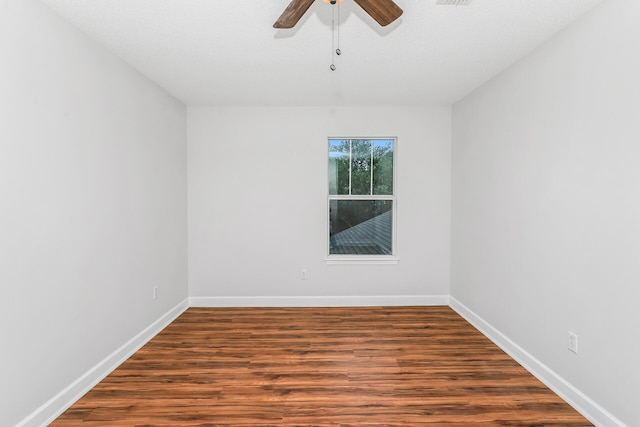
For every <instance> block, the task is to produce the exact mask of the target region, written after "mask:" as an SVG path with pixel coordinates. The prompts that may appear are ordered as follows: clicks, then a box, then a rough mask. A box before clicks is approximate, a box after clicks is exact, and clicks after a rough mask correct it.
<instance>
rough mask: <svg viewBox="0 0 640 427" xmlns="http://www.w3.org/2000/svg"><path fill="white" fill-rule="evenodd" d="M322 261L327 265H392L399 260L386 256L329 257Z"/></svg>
mask: <svg viewBox="0 0 640 427" xmlns="http://www.w3.org/2000/svg"><path fill="white" fill-rule="evenodd" d="M324 260H325V262H326V263H327V265H393V264H397V263H398V262H399V261H400V259H399V258H396V257H394V256H387V255H378V256H367V255H329V256H328V257H326V258H325V259H324Z"/></svg>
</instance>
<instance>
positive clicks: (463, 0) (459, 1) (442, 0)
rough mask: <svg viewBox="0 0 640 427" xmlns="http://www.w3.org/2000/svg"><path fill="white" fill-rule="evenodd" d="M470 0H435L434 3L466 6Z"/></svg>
mask: <svg viewBox="0 0 640 427" xmlns="http://www.w3.org/2000/svg"><path fill="white" fill-rule="evenodd" d="M471 1H472V0H436V4H444V5H447V6H468V5H470V4H471Z"/></svg>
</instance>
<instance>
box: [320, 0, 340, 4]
mask: <svg viewBox="0 0 640 427" xmlns="http://www.w3.org/2000/svg"><path fill="white" fill-rule="evenodd" d="M322 1H323V2H325V3H330V4H336V3H342V0H322Z"/></svg>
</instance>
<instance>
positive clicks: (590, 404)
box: [449, 296, 626, 427]
mask: <svg viewBox="0 0 640 427" xmlns="http://www.w3.org/2000/svg"><path fill="white" fill-rule="evenodd" d="M449 306H450V307H451V308H452V309H453V310H455V311H456V312H457V313H458V314H459V315H460V316H462V317H463V318H464V319H465V320H467V321H468V322H469V323H471V324H472V325H473V326H474V327H475V328H476V329H478V330H479V331H480V332H482V334H484V335H485V336H486V337H487V338H489V339H490V340H491V341H493V342H494V343H495V344H496V345H497V346H498V347H500V348H501V349H502V350H504V352H505V353H507V354H508V355H509V356H511V357H512V358H513V359H514V360H516V361H517V362H518V363H520V364H521V365H522V366H523V367H524V368H525V369H526V370H528V371H529V372H531V374H533V375H534V376H535V377H536V378H538V379H539V380H540V381H542V382H543V383H544V384H545V385H546V386H547V387H549V388H550V389H551V390H553V391H554V392H555V393H556V394H557V395H558V396H560V397H561V398H562V399H564V400H565V401H566V402H567V403H568V404H569V405H571V406H572V407H573V408H575V409H576V410H577V411H578V412H580V413H581V414H582V415H583V416H584V417H585V418H587V419H588V420H589V421H590V422H592V423H593V424H595V425H596V426H602V427H605V426H606V427H609V426H611V427H614V426H616V427H626V426H625V424H624V423H623V422H622V421H620V420H619V419H617V418H616V417H615V416H613V415H612V414H611V413H609V412H608V411H607V410H606V409H604V408H603V407H601V406H600V405H598V404H597V403H596V402H594V401H593V400H592V399H590V398H589V397H588V396H586V395H585V394H584V393H582V392H581V391H580V390H578V389H577V388H576V387H574V386H573V385H572V384H570V383H569V382H568V381H566V380H565V379H564V378H562V377H561V376H560V375H558V374H557V373H555V372H554V371H552V370H551V369H550V368H549V367H548V366H546V365H545V364H544V363H542V362H541V361H539V360H538V359H536V358H535V357H533V356H532V355H531V354H529V353H528V352H527V351H525V350H524V349H523V348H522V347H520V346H519V345H518V344H516V343H515V342H513V341H512V340H510V339H509V338H508V337H507V336H505V335H504V334H503V333H502V332H500V331H499V330H497V329H496V328H494V327H493V326H491V324H489V323H488V322H487V321H485V320H484V319H482V318H481V317H480V316H478V315H477V314H476V313H474V312H473V311H471V310H470V309H469V308H468V307H466V306H465V305H464V304H462V303H461V302H460V301H458V300H456V299H455V298H454V297H452V296H450V297H449Z"/></svg>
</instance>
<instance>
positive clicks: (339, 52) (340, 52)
mask: <svg viewBox="0 0 640 427" xmlns="http://www.w3.org/2000/svg"><path fill="white" fill-rule="evenodd" d="M340 3H341V2H338V30H337V34H338V42H337V43H336V44H337V45H338V48H337V49H336V55H338V56H340V55H342V51H341V50H340Z"/></svg>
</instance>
